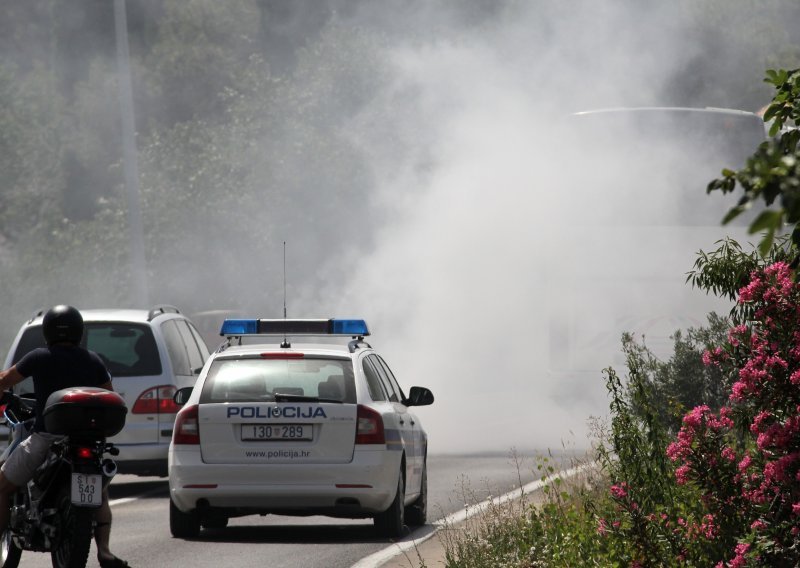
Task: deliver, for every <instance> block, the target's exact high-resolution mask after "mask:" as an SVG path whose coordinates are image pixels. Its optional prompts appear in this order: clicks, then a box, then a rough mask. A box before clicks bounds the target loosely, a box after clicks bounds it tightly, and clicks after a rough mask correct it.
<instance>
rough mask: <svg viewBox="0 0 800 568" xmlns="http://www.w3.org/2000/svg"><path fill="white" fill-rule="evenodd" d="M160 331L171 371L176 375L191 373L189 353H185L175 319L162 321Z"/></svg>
mask: <svg viewBox="0 0 800 568" xmlns="http://www.w3.org/2000/svg"><path fill="white" fill-rule="evenodd" d="M161 333H162V334H164V343H166V345H167V353H168V354H169V360H170V361H171V362H172V372H173V373H175V374H176V375H191V374H192V370H191V368H190V367H189V355H188V354H187V353H186V346H185V345H184V344H183V339H182V338H181V334H180V332H179V331H178V326H177V325H175V320H167V321H165V322H164V323H162V324H161Z"/></svg>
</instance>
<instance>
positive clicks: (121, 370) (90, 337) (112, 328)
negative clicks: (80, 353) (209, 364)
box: [13, 322, 161, 378]
mask: <svg viewBox="0 0 800 568" xmlns="http://www.w3.org/2000/svg"><path fill="white" fill-rule="evenodd" d="M85 325H86V330H85V332H84V334H83V339H82V340H81V345H83V346H84V347H86V348H87V349H89V350H90V351H94V352H95V353H97V354H98V355H100V358H101V359H102V360H103V362H104V363H105V364H106V367H108V370H109V371H110V372H111V376H112V377H113V378H117V377H139V376H150V375H160V374H161V359H160V357H159V355H158V347H157V346H156V341H155V339H154V338H153V332H152V331H151V330H150V328H149V327H148V326H146V325H139V324H131V323H124V322H109V323H105V322H102V323H95V322H89V323H86V324H85ZM44 346H45V342H44V336H43V335H42V327H41V326H33V327H29V328H28V329H26V330H25V332H24V333H23V334H22V337H21V338H20V341H19V345H18V346H17V349H16V351H15V352H14V357H13V363H16V362H17V361H19V360H20V359H22V357H23V356H24V355H25V354H27V353H29V352H30V351H33V350H34V349H36V348H37V347H44Z"/></svg>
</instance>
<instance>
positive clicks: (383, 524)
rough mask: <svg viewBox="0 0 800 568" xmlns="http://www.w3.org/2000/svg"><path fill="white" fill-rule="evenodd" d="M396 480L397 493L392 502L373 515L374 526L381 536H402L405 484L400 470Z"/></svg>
mask: <svg viewBox="0 0 800 568" xmlns="http://www.w3.org/2000/svg"><path fill="white" fill-rule="evenodd" d="M398 477H399V479H398V481H397V493H396V494H395V496H394V500H393V501H392V504H391V505H389V508H388V509H386V510H385V511H384V512H383V513H379V514H378V515H376V516H375V528H376V529H377V530H378V532H379V533H380V534H381V535H383V536H388V537H392V538H395V537H400V536H403V528H404V526H405V506H404V501H405V498H406V484H405V480H404V479H403V472H402V471H401V472H400V475H399V476H398Z"/></svg>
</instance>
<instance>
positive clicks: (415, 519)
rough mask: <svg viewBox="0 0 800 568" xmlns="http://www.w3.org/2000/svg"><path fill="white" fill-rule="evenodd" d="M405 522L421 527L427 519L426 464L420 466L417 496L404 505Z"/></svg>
mask: <svg viewBox="0 0 800 568" xmlns="http://www.w3.org/2000/svg"><path fill="white" fill-rule="evenodd" d="M405 514H406V522H407V523H408V524H409V525H410V526H413V527H421V526H422V525H424V524H425V523H426V522H427V521H428V466H427V464H426V465H423V466H422V481H421V482H420V487H419V497H417V498H416V500H415V501H414V502H413V503H411V505H409V506H408V507H406V513H405Z"/></svg>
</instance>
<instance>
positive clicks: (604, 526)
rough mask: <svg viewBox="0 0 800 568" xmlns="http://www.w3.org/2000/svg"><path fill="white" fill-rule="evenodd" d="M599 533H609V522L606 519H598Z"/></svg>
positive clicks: (602, 534) (603, 534)
mask: <svg viewBox="0 0 800 568" xmlns="http://www.w3.org/2000/svg"><path fill="white" fill-rule="evenodd" d="M597 534H599V535H600V536H605V535H606V534H608V523H607V522H606V520H605V519H598V521H597Z"/></svg>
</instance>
